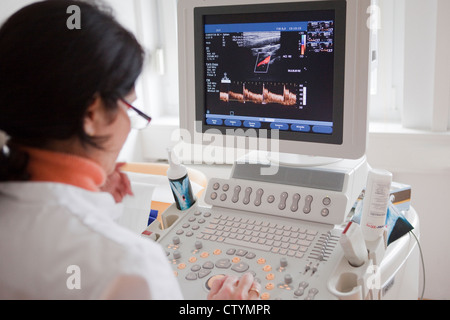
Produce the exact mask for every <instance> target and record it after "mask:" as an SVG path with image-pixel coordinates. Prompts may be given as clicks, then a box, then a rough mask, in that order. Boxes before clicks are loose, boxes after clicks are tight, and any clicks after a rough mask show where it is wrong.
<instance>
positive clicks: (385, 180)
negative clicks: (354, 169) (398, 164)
mask: <svg viewBox="0 0 450 320" xmlns="http://www.w3.org/2000/svg"><path fill="white" fill-rule="evenodd" d="M391 183H392V173H390V172H388V171H385V170H375V169H372V170H371V171H370V172H369V176H368V178H367V186H366V194H365V196H364V203H363V209H362V216H361V228H362V230H363V234H364V239H365V240H366V241H375V240H378V239H379V238H380V237H381V236H382V234H383V232H384V228H385V226H386V216H387V209H388V205H389V197H390V191H391Z"/></svg>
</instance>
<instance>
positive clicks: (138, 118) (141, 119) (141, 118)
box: [120, 99, 152, 130]
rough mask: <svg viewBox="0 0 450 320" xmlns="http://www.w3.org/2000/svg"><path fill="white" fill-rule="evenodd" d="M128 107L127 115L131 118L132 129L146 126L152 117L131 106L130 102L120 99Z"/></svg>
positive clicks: (140, 128)
mask: <svg viewBox="0 0 450 320" xmlns="http://www.w3.org/2000/svg"><path fill="white" fill-rule="evenodd" d="M120 101H122V102H123V103H125V105H126V106H127V107H128V116H129V117H130V120H131V127H132V128H133V129H137V130H142V129H145V128H147V127H148V125H149V124H150V122H151V121H152V118H151V117H149V116H148V115H146V114H145V113H144V112H142V111H141V110H139V109H138V108H135V107H133V106H132V105H131V104H130V103H128V102H127V101H125V100H124V99H120Z"/></svg>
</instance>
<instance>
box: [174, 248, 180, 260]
mask: <svg viewBox="0 0 450 320" xmlns="http://www.w3.org/2000/svg"><path fill="white" fill-rule="evenodd" d="M173 258H174V259H180V258H181V252H180V251H178V250H176V251H174V252H173Z"/></svg>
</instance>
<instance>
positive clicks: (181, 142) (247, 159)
mask: <svg viewBox="0 0 450 320" xmlns="http://www.w3.org/2000/svg"><path fill="white" fill-rule="evenodd" d="M201 125H202V123H201V122H197V123H196V126H198V127H200V126H201ZM171 140H172V142H176V145H175V147H174V148H173V152H174V153H175V155H176V156H177V157H178V158H180V159H183V163H185V164H202V163H205V164H219V165H220V164H227V163H230V162H236V163H248V164H257V163H259V164H264V166H263V167H261V175H265V176H269V175H275V174H277V173H278V169H279V164H278V160H279V151H280V134H279V130H270V131H269V130H265V129H259V130H258V131H257V130H256V129H252V128H250V129H246V130H244V129H242V128H239V129H226V130H225V134H223V133H222V132H221V131H220V130H218V129H208V130H206V131H205V132H204V133H199V132H195V133H194V134H193V135H192V134H191V132H190V131H189V130H185V129H177V130H175V131H174V132H173V133H172V136H171ZM267 154H270V155H271V160H272V161H270V162H268V161H267V157H265V156H266V155H267ZM249 155H250V156H249Z"/></svg>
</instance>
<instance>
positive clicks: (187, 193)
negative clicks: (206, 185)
mask: <svg viewBox="0 0 450 320" xmlns="http://www.w3.org/2000/svg"><path fill="white" fill-rule="evenodd" d="M167 151H168V153H169V165H170V166H169V169H168V170H167V178H169V184H170V188H171V189H172V193H173V196H174V198H175V203H176V205H177V208H178V209H179V210H187V209H189V208H190V207H192V205H193V204H194V203H195V200H196V199H195V197H194V195H193V193H192V186H191V182H190V181H189V176H188V172H187V169H186V167H185V166H183V165H182V164H181V162H180V161H179V160H178V158H177V157H176V156H175V154H174V153H173V152H172V150H170V149H169V150H167Z"/></svg>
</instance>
